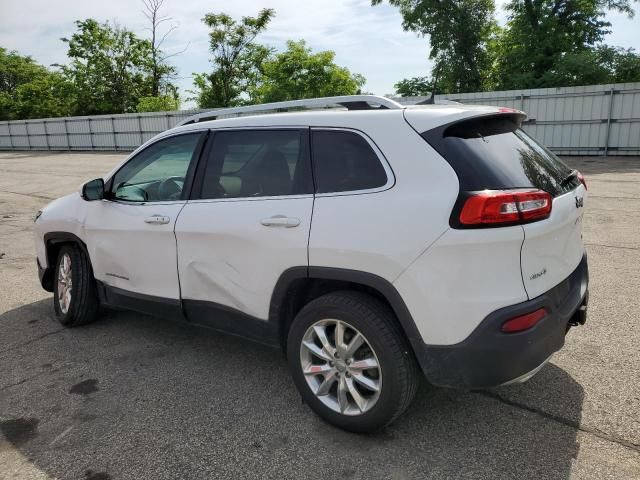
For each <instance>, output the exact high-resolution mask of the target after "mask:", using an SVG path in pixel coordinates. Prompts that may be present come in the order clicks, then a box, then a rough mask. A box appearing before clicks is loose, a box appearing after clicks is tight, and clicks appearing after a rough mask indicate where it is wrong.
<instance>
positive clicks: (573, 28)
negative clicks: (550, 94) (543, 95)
mask: <svg viewBox="0 0 640 480" xmlns="http://www.w3.org/2000/svg"><path fill="white" fill-rule="evenodd" d="M632 1H633V0H512V1H511V3H509V4H507V6H506V9H507V11H508V12H509V14H510V17H509V21H508V22H507V25H506V27H505V29H504V31H503V32H502V33H501V35H500V38H499V41H498V42H497V43H496V44H495V45H494V46H493V47H494V52H493V55H494V58H495V62H494V64H493V69H492V72H491V75H490V76H491V77H492V79H493V82H492V83H493V84H494V86H495V87H496V88H498V89H513V88H538V87H555V86H562V85H566V83H563V82H570V84H572V85H576V84H582V85H584V84H589V83H593V82H596V79H602V80H598V81H597V82H596V83H599V82H601V81H602V82H606V81H609V80H606V79H607V78H608V76H607V74H606V72H607V71H609V72H610V73H611V71H612V70H611V66H610V65H609V66H607V62H609V60H607V58H613V57H615V55H613V53H612V51H610V48H611V47H604V50H603V49H602V48H594V45H595V44H596V43H598V42H600V41H601V40H602V39H603V38H604V35H605V34H606V33H608V32H609V31H610V27H611V24H610V23H609V22H607V21H604V15H605V10H614V11H618V12H622V13H626V14H627V15H629V16H632V15H633V9H632V7H631V2H632ZM614 50H615V49H614ZM612 55H613V57H612ZM623 56H624V55H623ZM620 58H622V57H620ZM625 58H627V59H630V60H633V56H631V57H629V56H626V57H625ZM585 60H588V61H596V62H599V63H597V64H593V63H591V64H586V63H583V64H582V67H583V68H582V71H581V69H580V68H579V67H580V62H582V61H585ZM612 61H613V60H612ZM616 61H617V60H616ZM602 62H604V63H602ZM632 63H633V62H632ZM614 69H615V68H614ZM613 75H614V76H613V78H615V75H616V74H615V73H614V74H613ZM636 78H637V77H636Z"/></svg>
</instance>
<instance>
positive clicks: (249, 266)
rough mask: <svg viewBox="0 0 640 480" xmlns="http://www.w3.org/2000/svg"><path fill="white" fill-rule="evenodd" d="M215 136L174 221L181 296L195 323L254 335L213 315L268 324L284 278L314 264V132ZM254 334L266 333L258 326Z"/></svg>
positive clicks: (256, 131)
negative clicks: (278, 285)
mask: <svg viewBox="0 0 640 480" xmlns="http://www.w3.org/2000/svg"><path fill="white" fill-rule="evenodd" d="M211 135H212V136H211V137H210V141H209V144H208V146H207V148H206V149H205V152H204V154H203V159H202V161H201V162H200V165H199V167H198V168H199V170H198V174H197V176H196V180H195V182H196V183H195V185H194V189H195V191H196V192H197V194H196V198H194V199H192V200H190V201H189V202H188V203H187V205H186V206H185V207H184V209H183V210H182V212H181V213H180V216H179V217H178V221H177V223H176V238H177V244H178V271H179V276H180V288H181V295H182V299H183V304H184V307H185V310H186V312H187V316H188V318H189V319H190V320H191V321H194V322H196V323H207V324H211V326H214V327H218V328H224V329H225V330H231V331H234V330H238V331H237V333H241V334H244V335H249V336H251V332H247V331H242V328H244V327H242V326H238V325H233V324H225V325H217V324H216V322H219V321H226V322H232V323H233V322H235V321H236V320H237V319H233V318H228V319H224V318H223V316H221V315H220V314H214V311H217V312H219V311H220V310H221V309H222V310H226V311H227V312H231V313H233V312H236V313H242V314H244V315H245V316H249V317H253V319H258V320H266V319H268V314H269V305H270V300H271V295H272V292H273V289H274V286H275V284H276V282H277V280H278V278H279V277H280V275H281V274H282V273H283V272H284V271H285V270H287V269H289V268H291V267H303V268H306V267H307V266H308V257H307V244H308V240H309V229H310V225H311V213H312V208H313V182H312V176H311V166H310V159H309V146H308V129H298V128H289V129H240V130H220V131H215V132H212V134H211ZM236 323H237V322H236ZM253 323H254V325H255V323H256V322H253ZM254 330H255V331H256V333H257V334H258V335H259V334H260V328H257V329H254Z"/></svg>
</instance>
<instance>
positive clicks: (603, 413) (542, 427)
mask: <svg viewBox="0 0 640 480" xmlns="http://www.w3.org/2000/svg"><path fill="white" fill-rule="evenodd" d="M122 158H123V155H122V154H107V153H104V154H102V153H36V152H23V153H17V152H0V479H14V478H15V479H46V478H59V479H80V480H116V479H118V480H119V479H174V478H182V479H204V478H211V479H214V478H215V479H217V478H220V479H234V478H259V479H267V478H269V479H271V478H273V479H298V478H300V479H302V478H308V479H315V478H321V479H325V480H327V479H409V478H411V479H414V478H415V479H424V478H479V479H483V478H486V479H502V478H504V479H520V478H522V479H529V478H531V479H568V478H572V479H592V478H597V479H599V480H603V479H609V478H610V479H616V480H617V479H639V478H640V348H639V345H640V328H639V324H638V320H639V319H640V299H639V297H640V158H637V157H636V158H626V159H625V158H622V157H608V158H600V157H598V158H583V159H575V158H574V159H568V160H567V161H568V162H569V163H570V164H571V165H572V166H574V167H576V168H578V169H580V170H581V171H582V172H583V173H584V174H585V176H586V177H587V182H588V187H589V200H588V203H587V208H586V212H585V234H584V235H585V242H586V245H587V252H588V255H589V267H590V274H591V285H590V291H591V296H590V311H589V318H588V321H587V324H586V325H585V326H584V327H579V328H575V329H572V330H571V331H570V332H569V334H568V337H567V341H566V345H565V347H564V349H563V350H562V351H560V352H559V353H557V354H556V355H555V356H554V357H553V358H552V360H551V362H550V363H549V364H548V365H547V366H546V367H544V368H543V369H542V371H541V372H540V373H539V374H538V375H537V376H535V377H534V378H533V379H531V380H530V381H529V382H527V383H526V384H523V385H514V386H509V387H502V388H497V389H493V390H489V391H481V392H462V391H455V390H446V389H435V388H430V387H428V386H427V385H423V386H422V387H421V389H420V391H419V393H418V396H417V398H416V400H415V402H414V403H413V405H412V406H411V408H410V409H409V410H408V411H407V413H406V414H405V415H403V416H402V417H401V418H400V419H398V420H397V421H396V422H395V423H394V424H392V425H391V426H390V427H388V428H387V429H385V430H384V431H381V432H379V433H377V434H374V435H356V434H350V433H346V432H343V431H341V430H338V429H336V428H334V427H331V426H329V425H327V424H325V423H324V422H322V421H321V420H320V419H319V418H318V417H316V416H315V415H314V414H313V413H312V412H311V411H310V409H309V408H308V407H307V406H306V405H304V404H303V403H302V402H301V400H300V396H299V395H298V394H297V392H296V390H295V387H294V385H293V382H292V381H291V379H290V377H289V374H288V371H287V365H286V362H285V360H284V358H283V356H282V354H281V353H280V352H279V351H277V350H272V349H269V348H266V347H262V346H259V345H256V344H253V343H250V342H248V341H244V340H241V339H239V338H235V337H231V336H225V335H222V334H219V333H216V332H213V331H208V330H204V329H200V328H195V327H191V326H187V325H182V324H179V323H175V322H170V321H165V320H161V319H158V318H153V317H149V316H144V315H140V314H136V313H126V312H108V313H107V314H106V315H105V316H104V318H102V319H101V320H100V321H98V322H96V323H94V324H91V325H88V326H85V327H82V328H75V329H65V328H63V327H62V326H61V325H60V324H58V322H57V321H56V319H55V317H54V315H53V306H52V295H51V294H49V293H47V292H45V291H43V290H42V289H41V288H40V285H39V283H38V278H37V273H36V268H35V259H34V248H33V240H32V237H31V226H32V219H33V215H34V213H35V212H36V211H37V210H38V209H39V208H41V207H42V206H43V205H45V204H46V203H48V202H49V201H50V200H52V199H54V198H56V197H58V196H61V195H63V194H66V193H68V192H71V191H74V190H77V189H78V187H79V186H80V185H81V184H82V183H83V182H84V181H86V180H89V179H92V178H94V177H97V176H101V175H103V174H105V173H106V172H108V171H109V170H110V169H111V168H112V167H113V166H114V165H116V164H117V162H119V161H120V160H121V159H122Z"/></svg>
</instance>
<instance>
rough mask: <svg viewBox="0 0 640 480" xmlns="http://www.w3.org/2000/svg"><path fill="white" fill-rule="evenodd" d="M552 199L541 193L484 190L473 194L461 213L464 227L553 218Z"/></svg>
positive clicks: (536, 191)
mask: <svg viewBox="0 0 640 480" xmlns="http://www.w3.org/2000/svg"><path fill="white" fill-rule="evenodd" d="M551 203H552V199H551V195H549V194H548V193H547V192H544V191H542V190H527V191H518V190H485V191H483V192H477V193H474V194H472V195H471V196H470V197H469V198H467V200H466V201H465V203H464V206H463V207H462V211H461V212H460V223H461V224H462V225H468V226H473V225H500V224H507V223H508V224H515V223H526V222H532V221H536V220H542V219H544V218H547V217H548V216H549V215H550V214H551Z"/></svg>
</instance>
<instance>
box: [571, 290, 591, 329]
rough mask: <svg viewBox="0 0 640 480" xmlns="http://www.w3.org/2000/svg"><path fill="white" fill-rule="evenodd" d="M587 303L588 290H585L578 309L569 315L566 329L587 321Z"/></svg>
mask: <svg viewBox="0 0 640 480" xmlns="http://www.w3.org/2000/svg"><path fill="white" fill-rule="evenodd" d="M588 303H589V292H588V291H587V292H586V293H585V294H584V300H583V301H582V304H581V305H580V307H578V309H577V310H576V311H575V313H574V314H573V315H572V316H571V319H570V320H569V325H568V327H567V330H568V329H569V328H570V327H577V326H578V325H584V323H585V322H586V321H587V305H588Z"/></svg>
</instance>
